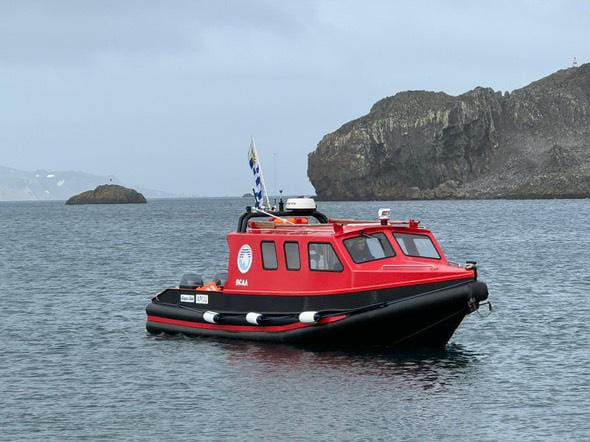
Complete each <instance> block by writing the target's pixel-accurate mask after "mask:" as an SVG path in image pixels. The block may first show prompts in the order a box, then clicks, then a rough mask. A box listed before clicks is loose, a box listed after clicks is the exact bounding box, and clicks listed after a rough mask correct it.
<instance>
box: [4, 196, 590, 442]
mask: <svg viewBox="0 0 590 442" xmlns="http://www.w3.org/2000/svg"><path fill="white" fill-rule="evenodd" d="M249 203H250V201H249V200H248V199H244V198H204V199H182V200H152V201H149V202H148V204H143V205H141V204H140V205H92V206H65V205H64V203H63V202H4V203H0V289H1V290H0V440H6V441H15V440H60V441H61V440H76V441H78V440H93V441H94V440H133V441H135V440H137V441H145V440H166V441H176V440H402V441H435V440H436V441H438V440H453V441H474V440H477V441H488V440H489V441H497V440H499V441H506V440H518V441H528V440H530V441H538V440H559V441H564V440H580V441H588V440H590V299H589V298H590V293H589V292H590V232H589V221H590V200H536V201H534V200H530V201H528V200H520V201H504V200H498V201H412V202H408V201H403V202H402V201H389V202H384V201H381V202H371V201H365V202H319V203H318V204H319V209H320V210H321V211H323V212H325V213H327V214H329V215H331V216H334V217H360V218H371V219H372V218H376V217H377V211H378V209H379V208H381V207H389V208H391V212H392V218H394V219H408V218H417V219H420V220H421V221H422V225H423V226H425V227H427V228H430V229H431V230H433V231H434V232H435V234H436V235H437V237H438V239H439V241H440V242H441V243H442V246H443V248H444V250H445V253H446V254H447V256H448V257H449V258H450V259H451V260H453V261H455V262H465V261H466V260H474V261H477V262H478V266H479V275H480V279H481V280H483V281H485V282H486V283H487V284H488V287H489V292H490V298H489V299H490V300H491V302H492V304H493V312H492V314H491V315H490V316H488V317H482V316H484V315H483V314H482V315H481V316H480V315H478V314H471V315H469V316H468V317H466V318H465V320H464V322H463V323H462V325H461V326H460V328H459V329H458V331H457V332H456V334H455V335H454V336H453V337H452V339H451V341H450V343H449V345H448V346H447V347H446V348H444V349H439V350H427V349H403V350H402V349H395V348H370V347H365V348H364V347H359V348H346V349H343V348H330V347H326V348H313V349H309V348H299V347H293V346H287V345H276V344H267V343H254V342H241V341H232V340H222V339H214V338H196V337H192V338H191V337H185V336H180V335H178V336H152V335H149V334H147V333H146V331H145V319H146V317H145V306H146V305H147V304H148V302H149V301H150V297H152V296H153V295H154V294H155V293H157V292H158V291H160V290H161V289H163V288H165V287H170V286H175V285H177V284H178V282H179V280H180V277H181V276H182V274H183V273H188V272H196V273H201V274H202V275H204V276H205V278H213V275H214V274H215V273H217V272H218V271H221V270H223V269H225V268H226V265H227V264H226V261H227V248H226V241H225V234H226V233H227V232H228V231H231V230H235V228H236V225H237V220H238V217H239V216H240V214H241V213H242V212H243V210H244V207H245V206H246V205H248V204H249Z"/></svg>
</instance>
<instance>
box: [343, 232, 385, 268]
mask: <svg viewBox="0 0 590 442" xmlns="http://www.w3.org/2000/svg"><path fill="white" fill-rule="evenodd" d="M344 246H345V247H346V250H348V253H349V254H350V257H351V258H352V260H353V261H354V262H355V263H357V264H360V263H363V262H369V261H376V260H378V259H383V258H390V257H392V256H395V252H394V251H393V247H391V243H390V242H389V241H388V240H387V238H386V237H385V234H384V233H380V232H379V233H371V234H364V235H362V236H355V237H354V238H349V239H345V240H344Z"/></svg>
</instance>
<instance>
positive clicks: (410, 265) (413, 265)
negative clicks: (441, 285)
mask: <svg viewBox="0 0 590 442" xmlns="http://www.w3.org/2000/svg"><path fill="white" fill-rule="evenodd" d="M392 267H393V268H392ZM397 267H401V268H407V267H420V268H423V267H428V268H430V269H432V270H436V269H437V266H435V265H433V264H383V265H382V266H381V269H382V270H395V268H397Z"/></svg>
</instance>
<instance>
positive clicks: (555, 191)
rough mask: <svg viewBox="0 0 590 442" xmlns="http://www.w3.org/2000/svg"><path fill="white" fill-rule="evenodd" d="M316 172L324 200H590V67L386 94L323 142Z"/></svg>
mask: <svg viewBox="0 0 590 442" xmlns="http://www.w3.org/2000/svg"><path fill="white" fill-rule="evenodd" d="M308 176H309V179H310V180H311V183H312V184H313V185H314V187H315V189H316V191H317V194H318V197H319V198H321V199H324V200H336V199H342V200H351V199H434V198H569V197H572V198H576V197H590V64H585V65H582V66H580V67H577V68H571V69H565V70H561V71H558V72H556V73H554V74H552V75H549V76H548V77H545V78H543V79H541V80H539V81H536V82H534V83H531V84H530V85H528V86H526V87H524V88H522V89H518V90H515V91H513V92H511V93H504V94H502V93H501V92H495V91H494V90H492V89H489V88H481V87H478V88H476V89H474V90H472V91H469V92H466V93H465V94H462V95H459V96H456V97H455V96H450V95H447V94H445V93H442V92H427V91H409V92H401V93H398V94H396V95H395V96H393V97H389V98H385V99H383V100H381V101H379V102H377V103H376V104H375V105H373V107H372V108H371V110H370V112H369V114H368V115H366V116H364V117H361V118H359V119H357V120H354V121H351V122H349V123H346V124H345V125H344V126H342V127H341V128H340V129H338V130H337V131H336V132H333V133H331V134H328V135H326V136H325V137H324V138H323V139H322V140H321V141H320V143H319V144H318V146H317V149H316V150H315V151H314V152H312V153H310V154H309V159H308Z"/></svg>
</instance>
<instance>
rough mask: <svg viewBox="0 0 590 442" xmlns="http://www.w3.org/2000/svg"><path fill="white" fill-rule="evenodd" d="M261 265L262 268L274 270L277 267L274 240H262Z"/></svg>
mask: <svg viewBox="0 0 590 442" xmlns="http://www.w3.org/2000/svg"><path fill="white" fill-rule="evenodd" d="M260 245H261V248H262V267H263V268H264V270H276V269H277V268H278V267H279V264H278V262H277V248H276V246H275V242H274V241H262V243H261V244H260Z"/></svg>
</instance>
